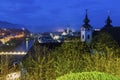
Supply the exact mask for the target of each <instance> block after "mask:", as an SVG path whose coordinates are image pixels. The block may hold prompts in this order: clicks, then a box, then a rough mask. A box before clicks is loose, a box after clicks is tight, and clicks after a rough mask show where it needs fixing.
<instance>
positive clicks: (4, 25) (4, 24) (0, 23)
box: [0, 21, 25, 29]
mask: <svg viewBox="0 0 120 80" xmlns="http://www.w3.org/2000/svg"><path fill="white" fill-rule="evenodd" d="M23 27H25V26H23V25H18V24H13V23H10V22H6V21H0V28H14V29H20V28H23Z"/></svg>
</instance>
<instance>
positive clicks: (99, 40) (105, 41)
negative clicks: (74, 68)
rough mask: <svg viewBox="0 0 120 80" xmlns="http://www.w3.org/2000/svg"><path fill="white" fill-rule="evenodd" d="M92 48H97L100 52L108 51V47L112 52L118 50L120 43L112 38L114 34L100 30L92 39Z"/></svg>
mask: <svg viewBox="0 0 120 80" xmlns="http://www.w3.org/2000/svg"><path fill="white" fill-rule="evenodd" d="M91 47H92V49H95V50H96V51H98V52H104V53H107V49H109V50H110V51H111V52H117V50H118V49H119V45H118V44H117V43H116V41H115V40H114V39H113V38H112V36H111V35H110V34H109V33H107V32H100V33H99V34H98V35H96V36H95V37H94V38H93V40H92V45H91Z"/></svg>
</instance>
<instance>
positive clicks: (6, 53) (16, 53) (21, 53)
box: [0, 52, 27, 56]
mask: <svg viewBox="0 0 120 80" xmlns="http://www.w3.org/2000/svg"><path fill="white" fill-rule="evenodd" d="M26 54H27V52H0V55H21V56H22V55H26Z"/></svg>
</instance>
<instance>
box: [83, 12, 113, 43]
mask: <svg viewBox="0 0 120 80" xmlns="http://www.w3.org/2000/svg"><path fill="white" fill-rule="evenodd" d="M83 21H84V24H83V25H82V27H81V41H82V42H87V43H90V42H91V40H92V35H93V28H92V26H91V25H90V24H89V22H90V20H89V18H88V13H87V10H86V15H85V18H84V20H83ZM111 23H112V20H111V19H110V16H109V15H108V18H107V20H106V24H105V26H104V28H109V27H112V25H111Z"/></svg>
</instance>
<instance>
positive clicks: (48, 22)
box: [0, 0, 120, 32]
mask: <svg viewBox="0 0 120 80" xmlns="http://www.w3.org/2000/svg"><path fill="white" fill-rule="evenodd" d="M119 5H120V0H0V20H1V21H8V22H12V23H17V24H23V25H25V26H27V28H28V29H29V30H30V31H33V32H44V31H55V30H57V29H62V28H66V27H67V25H70V26H71V28H72V29H74V30H79V29H80V26H82V24H83V19H84V16H85V9H88V16H89V19H90V21H91V22H90V24H91V25H92V26H93V28H101V27H103V26H104V24H105V19H106V17H107V15H108V10H110V16H111V19H112V21H113V23H112V24H113V25H114V26H118V25H120V22H119V21H120V18H119V16H120V9H119V8H120V6H119Z"/></svg>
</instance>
